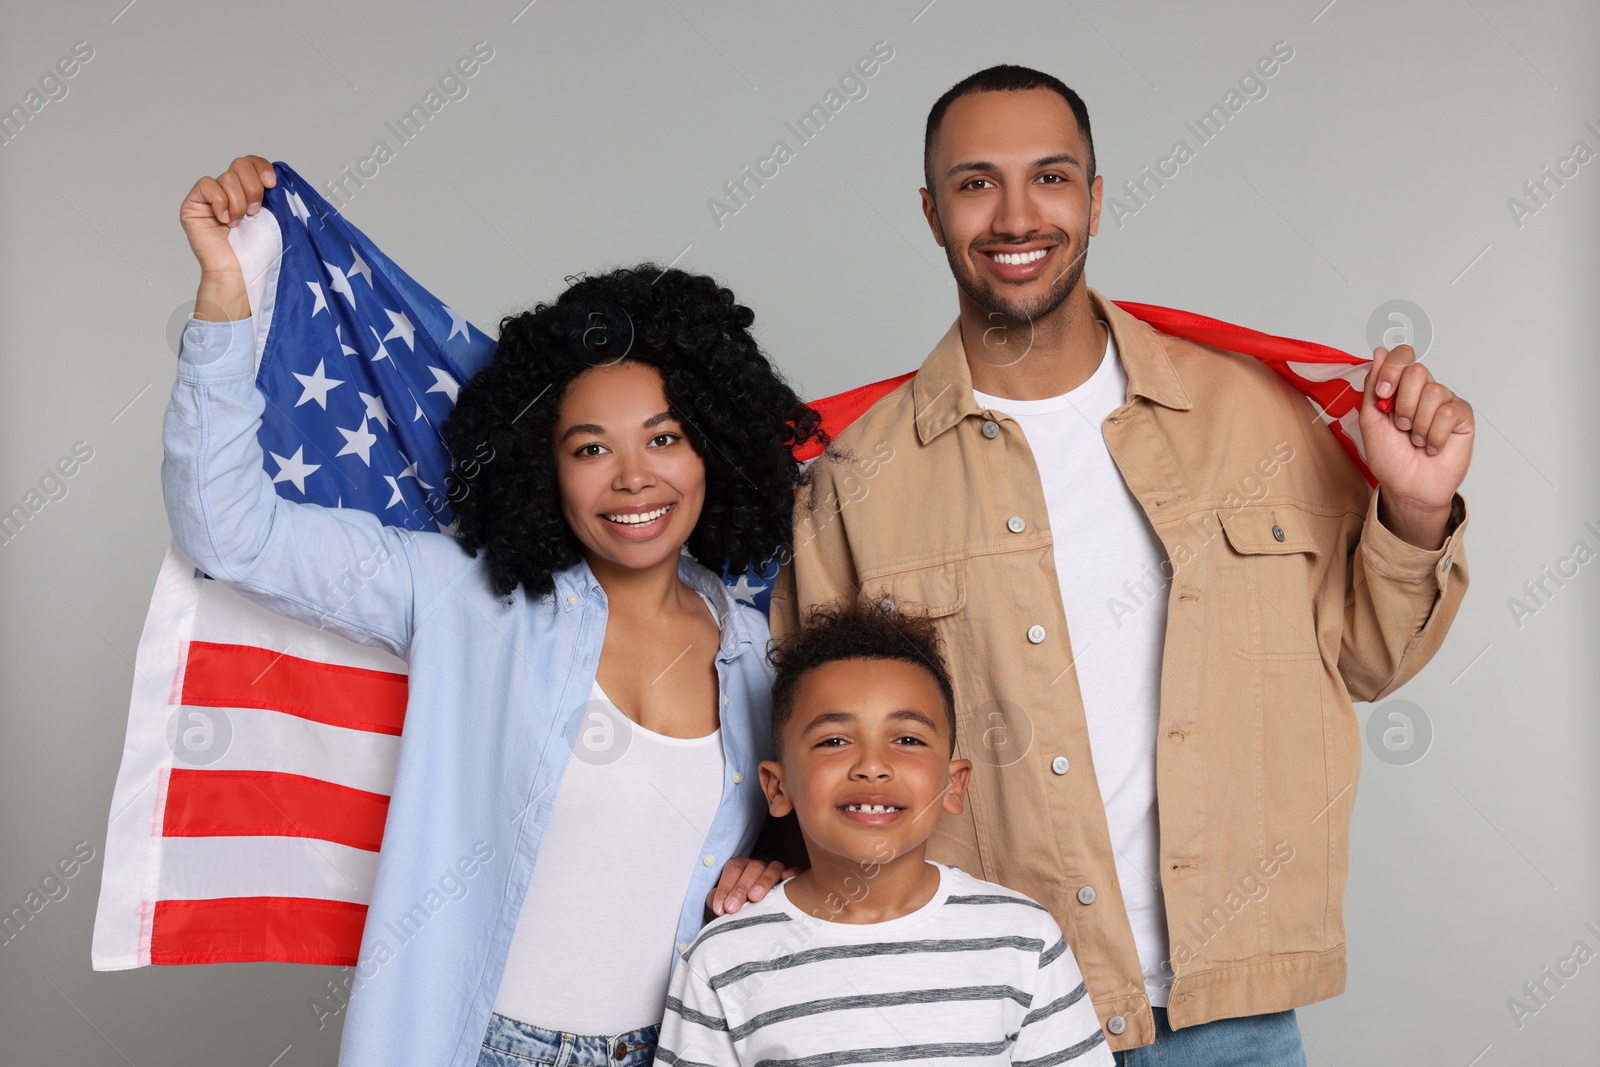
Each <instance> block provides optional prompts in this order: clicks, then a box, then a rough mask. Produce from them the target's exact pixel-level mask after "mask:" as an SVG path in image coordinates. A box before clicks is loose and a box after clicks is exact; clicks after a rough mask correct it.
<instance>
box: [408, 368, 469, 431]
mask: <svg viewBox="0 0 1600 1067" xmlns="http://www.w3.org/2000/svg"><path fill="white" fill-rule="evenodd" d="M428 369H429V370H431V371H432V372H433V384H432V385H430V386H428V392H430V393H443V394H444V395H445V396H447V397H449V398H450V403H452V404H454V403H455V402H456V397H457V396H459V395H460V393H461V386H459V385H457V384H456V380H455V379H454V378H452V377H450V375H448V374H446V373H445V372H444V371H442V370H440V369H439V368H438V367H429V368H428ZM417 410H418V411H421V410H422V409H421V408H418V409H417ZM413 421H414V420H413Z"/></svg>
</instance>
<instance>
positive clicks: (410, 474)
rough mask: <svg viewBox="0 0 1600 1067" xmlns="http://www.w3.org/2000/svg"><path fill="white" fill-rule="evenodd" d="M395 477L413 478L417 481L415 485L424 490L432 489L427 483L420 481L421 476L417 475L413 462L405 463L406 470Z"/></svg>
mask: <svg viewBox="0 0 1600 1067" xmlns="http://www.w3.org/2000/svg"><path fill="white" fill-rule="evenodd" d="M401 458H402V459H404V458H405V457H403V456H402V457H401ZM395 477H396V478H415V479H416V480H417V484H418V485H420V486H422V488H424V489H432V488H433V486H431V485H429V484H428V483H427V482H425V481H423V480H422V475H420V474H418V473H417V465H416V463H414V462H412V463H407V464H406V469H405V470H403V471H401V472H400V473H399V474H397V475H396V476H395Z"/></svg>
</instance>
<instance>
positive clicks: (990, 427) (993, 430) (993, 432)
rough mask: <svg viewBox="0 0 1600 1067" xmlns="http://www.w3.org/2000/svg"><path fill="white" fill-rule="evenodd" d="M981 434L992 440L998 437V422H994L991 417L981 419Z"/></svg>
mask: <svg viewBox="0 0 1600 1067" xmlns="http://www.w3.org/2000/svg"><path fill="white" fill-rule="evenodd" d="M983 436H985V437H987V438H988V439H989V440H991V441H993V440H994V439H995V438H996V437H999V436H1000V424H999V423H998V422H995V421H994V420H993V419H984V420H983Z"/></svg>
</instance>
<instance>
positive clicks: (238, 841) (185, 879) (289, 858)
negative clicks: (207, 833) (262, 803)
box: [159, 837, 378, 904]
mask: <svg viewBox="0 0 1600 1067" xmlns="http://www.w3.org/2000/svg"><path fill="white" fill-rule="evenodd" d="M164 852H165V856H164V859H163V863H162V866H161V886H160V892H159V896H160V899H162V900H210V899H213V898H216V897H316V898H319V899H324V900H348V901H354V902H355V903H358V904H365V903H367V901H368V900H369V899H370V898H371V896H372V878H373V875H374V874H375V873H376V871H377V869H378V854H377V853H376V852H367V851H366V850H364V849H359V848H351V847H350V846H348V845H336V844H334V843H333V842H331V841H316V840H313V839H311V838H303V837H169V838H167V839H166V848H165V849H164Z"/></svg>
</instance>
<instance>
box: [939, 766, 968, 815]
mask: <svg viewBox="0 0 1600 1067" xmlns="http://www.w3.org/2000/svg"><path fill="white" fill-rule="evenodd" d="M948 773H949V775H950V788H949V789H947V790H945V793H944V810H945V811H947V812H949V813H950V814H951V815H960V814H961V813H962V811H964V810H965V809H966V799H967V782H968V781H969V780H970V779H971V778H972V761H971V760H969V759H953V760H951V761H950V770H949V772H948Z"/></svg>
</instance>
